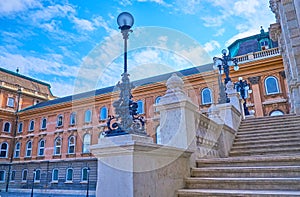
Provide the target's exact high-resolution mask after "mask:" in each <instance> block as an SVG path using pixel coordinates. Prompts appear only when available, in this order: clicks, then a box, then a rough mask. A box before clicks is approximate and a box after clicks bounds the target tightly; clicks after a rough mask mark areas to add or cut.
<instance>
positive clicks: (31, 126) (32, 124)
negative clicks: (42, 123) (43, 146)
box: [28, 119, 35, 132]
mask: <svg viewBox="0 0 300 197" xmlns="http://www.w3.org/2000/svg"><path fill="white" fill-rule="evenodd" d="M34 126H35V122H34V120H33V119H32V120H30V121H29V124H28V131H30V132H32V131H34Z"/></svg>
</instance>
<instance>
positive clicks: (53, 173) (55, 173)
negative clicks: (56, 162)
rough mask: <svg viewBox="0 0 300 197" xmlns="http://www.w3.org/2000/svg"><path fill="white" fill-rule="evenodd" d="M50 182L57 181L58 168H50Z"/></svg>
mask: <svg viewBox="0 0 300 197" xmlns="http://www.w3.org/2000/svg"><path fill="white" fill-rule="evenodd" d="M52 182H58V169H53V170H52Z"/></svg>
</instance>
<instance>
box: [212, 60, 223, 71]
mask: <svg viewBox="0 0 300 197" xmlns="http://www.w3.org/2000/svg"><path fill="white" fill-rule="evenodd" d="M213 60H214V65H213V68H214V69H215V70H217V69H219V66H221V65H222V60H220V59H219V58H217V57H214V59H213Z"/></svg>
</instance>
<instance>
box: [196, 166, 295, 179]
mask: <svg viewBox="0 0 300 197" xmlns="http://www.w3.org/2000/svg"><path fill="white" fill-rule="evenodd" d="M191 176H192V177H198V178H200V177H201V178H202V177H219V178H221V177H223V178H225V177H228V178H241V177H256V178H263V177H268V178H271V177H277V178H280V177H281V178H283V177H288V178H292V177H300V166H299V165H298V166H252V167H249V166H235V167H232V166H227V167H204V168H192V170H191Z"/></svg>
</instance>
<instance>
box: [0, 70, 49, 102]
mask: <svg viewBox="0 0 300 197" xmlns="http://www.w3.org/2000/svg"><path fill="white" fill-rule="evenodd" d="M0 81H3V82H5V83H8V84H12V85H19V86H21V87H23V88H25V89H29V90H30V91H32V92H39V93H42V94H45V95H49V96H50V98H52V97H53V95H52V93H51V90H50V88H51V86H50V84H48V83H45V82H42V81H39V80H36V79H33V78H31V77H27V76H25V75H22V74H19V73H17V72H12V71H9V70H6V69H4V68H0Z"/></svg>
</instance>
